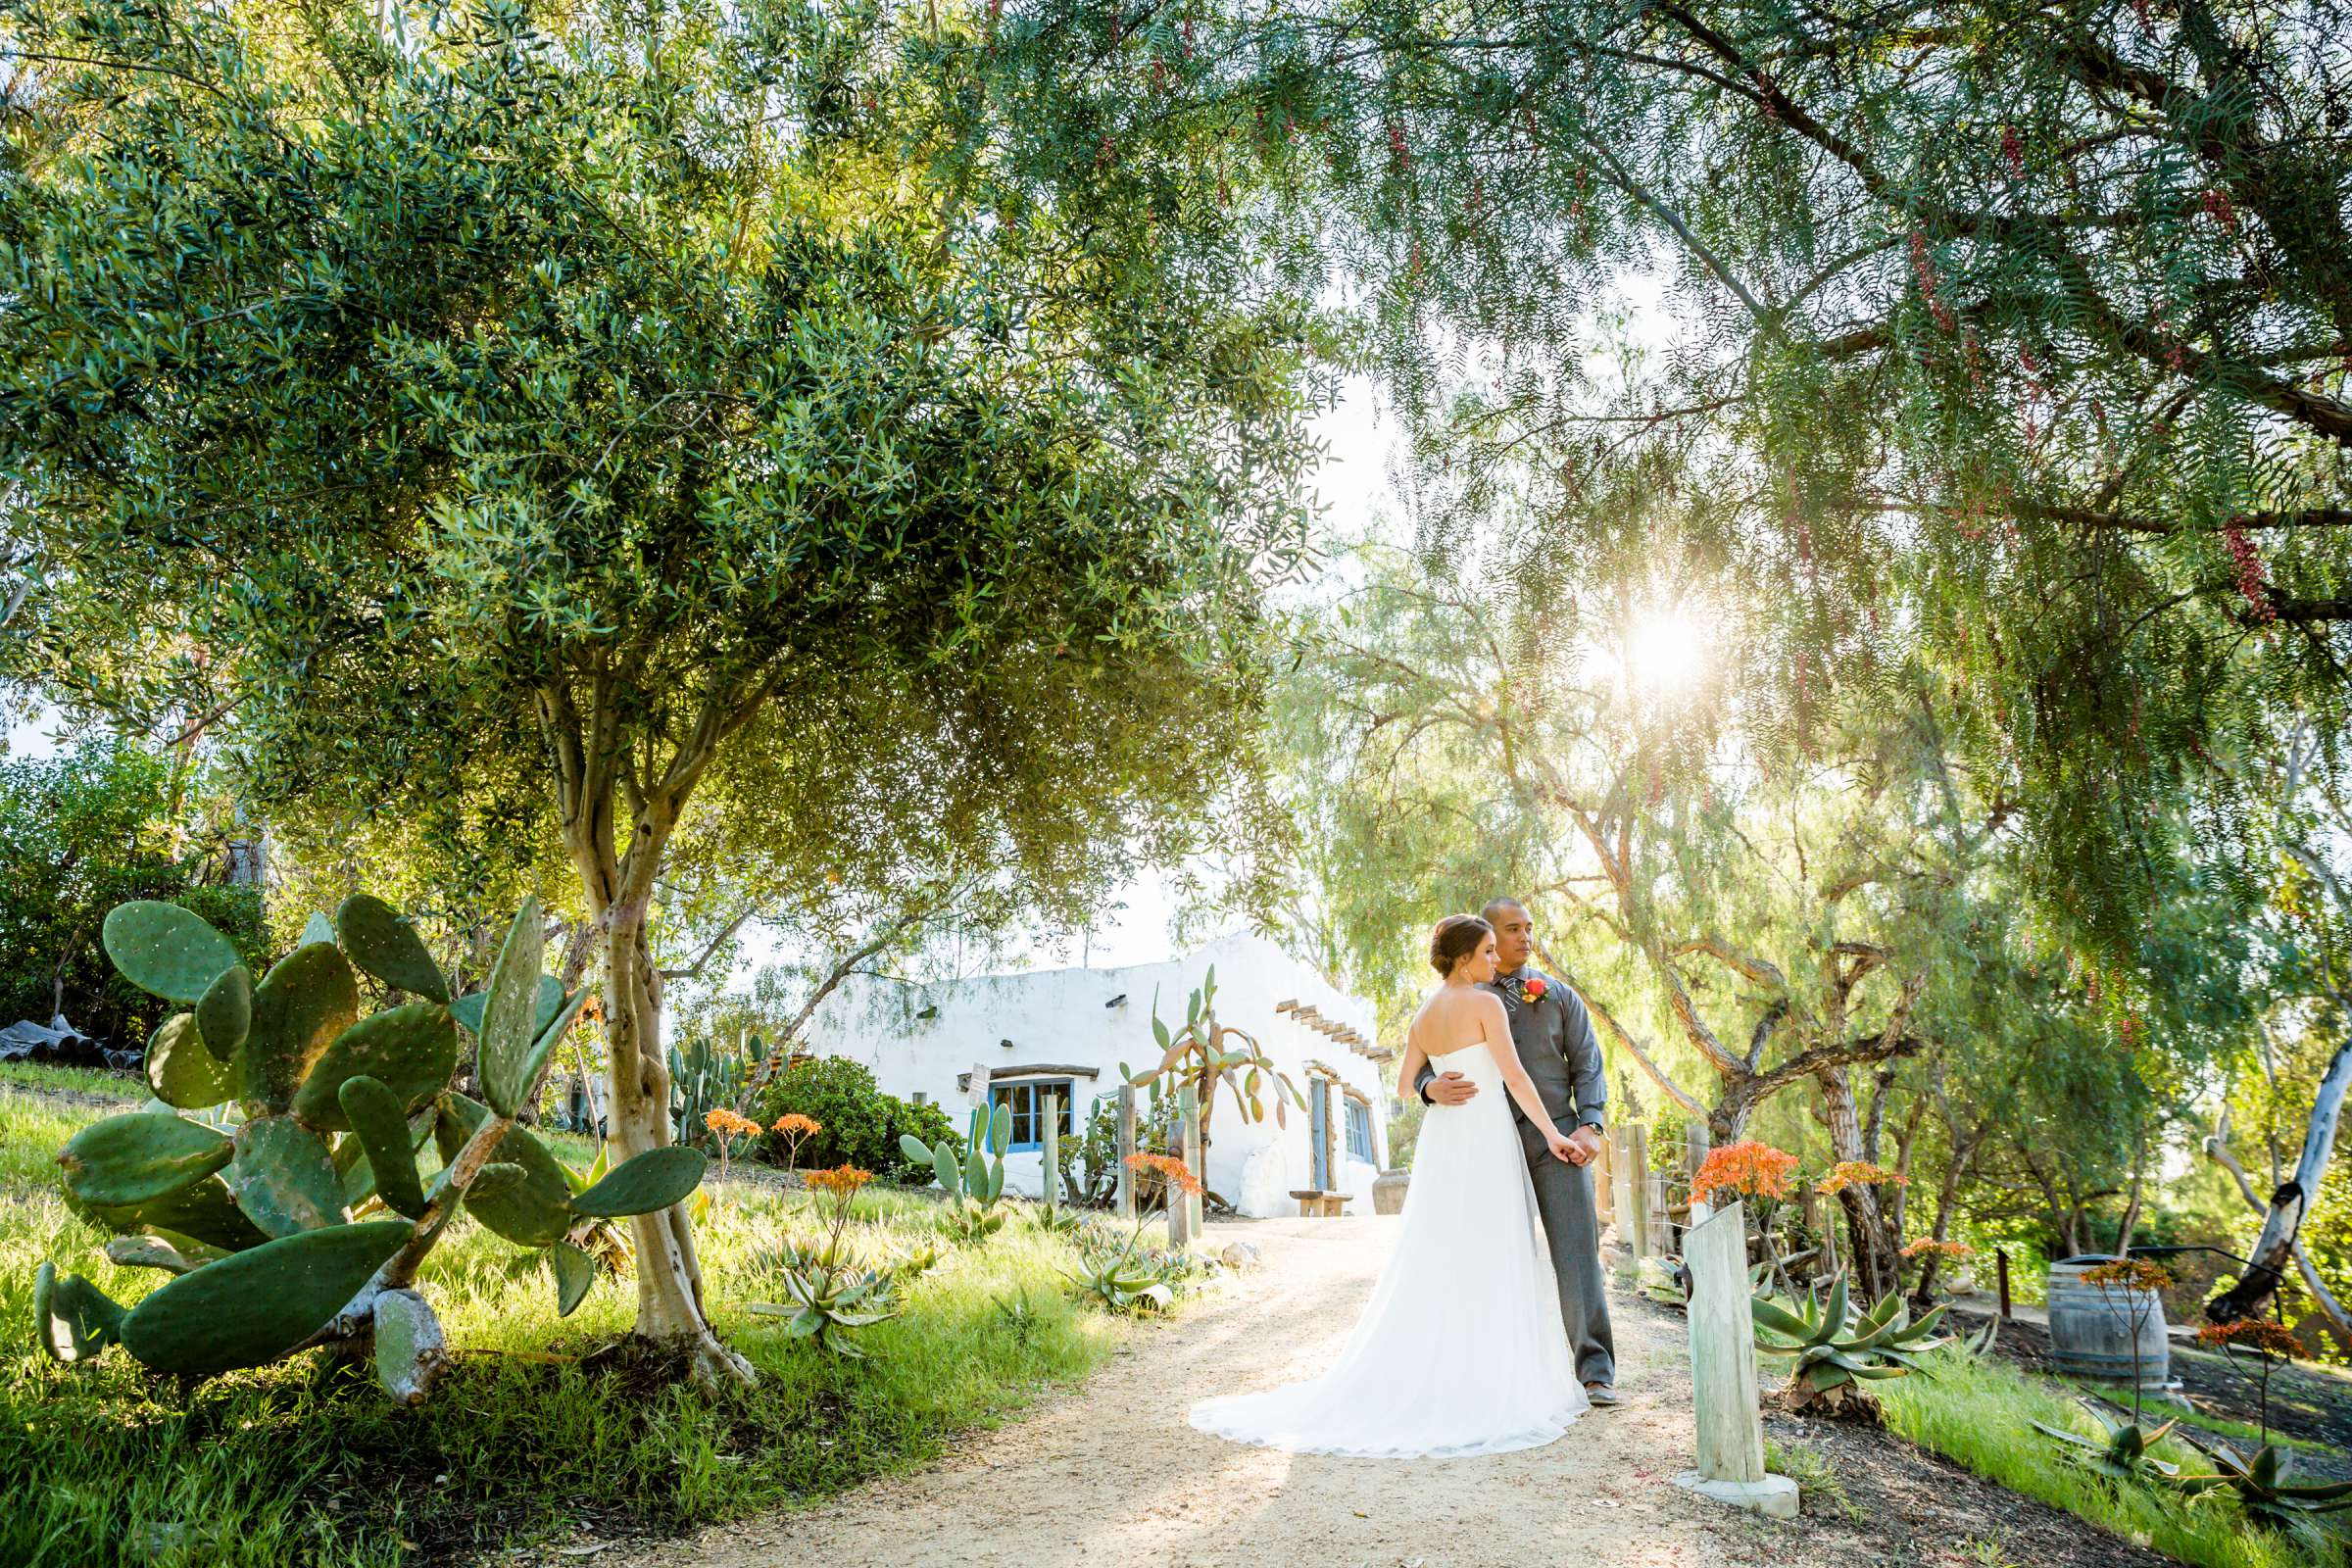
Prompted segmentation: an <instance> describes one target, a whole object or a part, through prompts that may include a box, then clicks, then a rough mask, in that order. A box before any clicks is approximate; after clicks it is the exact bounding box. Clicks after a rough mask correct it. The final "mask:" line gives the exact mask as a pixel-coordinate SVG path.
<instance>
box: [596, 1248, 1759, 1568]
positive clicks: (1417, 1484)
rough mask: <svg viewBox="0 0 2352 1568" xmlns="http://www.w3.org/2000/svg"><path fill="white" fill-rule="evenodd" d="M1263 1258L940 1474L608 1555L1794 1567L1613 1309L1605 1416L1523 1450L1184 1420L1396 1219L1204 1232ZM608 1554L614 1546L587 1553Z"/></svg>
mask: <svg viewBox="0 0 2352 1568" xmlns="http://www.w3.org/2000/svg"><path fill="white" fill-rule="evenodd" d="M1209 1236H1210V1242H1211V1245H1212V1246H1221V1245H1222V1244H1223V1242H1224V1241H1225V1240H1226V1239H1228V1238H1231V1239H1242V1240H1248V1241H1250V1242H1253V1243H1255V1244H1256V1245H1257V1247H1258V1249H1259V1250H1260V1252H1261V1253H1262V1254H1263V1256H1264V1259H1265V1265H1266V1266H1265V1267H1264V1268H1263V1269H1261V1270H1258V1271H1255V1272H1252V1273H1250V1274H1246V1275H1241V1276H1238V1277H1236V1278H1235V1279H1234V1280H1233V1281H1232V1282H1231V1284H1230V1285H1229V1287H1228V1288H1227V1290H1226V1291H1225V1292H1224V1293H1223V1294H1222V1295H1221V1296H1220V1297H1218V1298H1215V1299H1210V1300H1208V1301H1206V1302H1204V1303H1202V1304H1200V1305H1198V1306H1196V1307H1194V1308H1193V1309H1192V1310H1191V1311H1189V1312H1188V1313H1186V1314H1185V1315H1184V1316H1183V1317H1182V1318H1180V1319H1179V1320H1178V1321H1176V1322H1174V1323H1172V1324H1170V1325H1168V1326H1166V1327H1164V1328H1158V1329H1152V1330H1148V1331H1147V1332H1146V1333H1144V1334H1143V1335H1141V1336H1139V1338H1138V1340H1137V1342H1136V1343H1135V1344H1134V1345H1133V1346H1131V1347H1129V1348H1126V1349H1123V1350H1121V1351H1120V1352H1119V1353H1118V1354H1117V1356H1116V1357H1115V1358H1114V1359H1113V1360H1112V1361H1111V1362H1110V1363H1109V1365H1107V1366H1106V1367H1104V1368H1103V1370H1102V1371H1100V1372H1098V1373H1097V1374H1096V1375H1095V1376H1094V1377H1093V1378H1092V1379H1090V1380H1089V1381H1088V1383H1087V1384H1086V1386H1085V1387H1084V1388H1083V1389H1082V1390H1079V1391H1077V1392H1075V1393H1073V1394H1071V1395H1068V1396H1064V1397H1059V1398H1056V1399H1054V1400H1051V1401H1049V1402H1046V1403H1044V1404H1042V1405H1041V1406H1040V1407H1039V1408H1038V1409H1036V1410H1035V1411H1034V1412H1032V1413H1031V1414H1030V1415H1029V1416H1028V1417H1027V1418H1026V1419H1023V1420H1021V1421H1018V1422H1016V1423H1013V1424H1009V1425H1006V1426H1005V1427H1002V1428H999V1429H998V1430H996V1431H994V1432H980V1433H975V1434H973V1435H972V1436H971V1437H970V1438H968V1439H966V1440H965V1441H964V1442H963V1443H962V1444H960V1445H959V1446H957V1448H956V1451H955V1452H954V1453H952V1454H951V1455H950V1456H949V1457H948V1458H946V1459H944V1460H942V1461H941V1462H940V1463H938V1464H937V1465H934V1466H933V1467H931V1468H929V1469H927V1470H924V1471H922V1472H920V1473H918V1474H915V1475H911V1476H907V1477H902V1478H898V1479H894V1480H887V1481H881V1482H877V1483H874V1484H872V1485H870V1486H866V1487H863V1488H860V1489H858V1491H856V1492H853V1493H850V1494H847V1495H843V1496H841V1497H839V1498H836V1499H834V1500H832V1501H831V1502H828V1503H825V1504H822V1505H820V1506H818V1507H817V1508H814V1509H812V1510H810V1511H809V1512H806V1513H797V1514H779V1515H769V1516H765V1517H762V1518H759V1519H753V1520H747V1521H743V1522H741V1523H738V1524H734V1525H729V1526H723V1527H719V1528H716V1529H712V1530H710V1531H706V1532H704V1533H703V1534H701V1535H700V1536H697V1537H693V1538H690V1539H688V1540H685V1541H680V1542H674V1543H670V1544H666V1545H663V1546H662V1547H659V1548H657V1549H655V1550H652V1551H650V1552H646V1553H643V1554H641V1555H638V1556H636V1557H634V1558H630V1559H626V1560H628V1561H632V1562H635V1563H638V1564H643V1565H649V1568H651V1565H660V1568H687V1565H692V1568H753V1565H767V1564H786V1563H791V1564H801V1563H822V1564H825V1565H827V1568H862V1565H874V1568H884V1565H887V1568H930V1565H938V1568H948V1565H951V1564H952V1565H955V1568H1061V1565H1073V1568H1074V1565H1077V1564H1087V1565H1089V1568H1100V1565H1103V1564H1146V1563H1149V1564H1167V1565H1183V1568H1208V1565H1212V1564H1216V1565H1226V1568H1238V1565H1244V1564H1269V1565H1272V1564H1284V1565H1289V1564H1301V1565H1304V1564H1317V1565H1321V1564H1333V1565H1346V1564H1377V1565H1388V1568H1395V1565H1400V1564H1412V1563H1420V1564H1424V1565H1426V1568H1440V1565H1444V1568H1484V1565H1490V1564H1492V1565H1515V1564H1539V1563H1541V1564H1560V1563H1586V1564H1593V1565H1600V1564H1606V1565H1608V1568H1667V1565H1672V1568H1712V1565H1715V1564H1729V1563H1762V1562H1774V1563H1777V1564H1779V1565H1780V1568H1791V1565H1792V1563H1793V1559H1792V1558H1791V1557H1790V1556H1789V1555H1788V1554H1787V1540H1788V1537H1787V1534H1786V1531H1785V1529H1784V1528H1783V1527H1776V1526H1772V1525H1768V1524H1765V1523H1763V1522H1761V1521H1751V1520H1750V1519H1748V1518H1747V1517H1746V1516H1744V1515H1740V1514H1738V1513H1735V1512H1733V1511H1731V1510H1728V1509H1723V1508H1719V1507H1717V1506H1715V1505H1714V1504H1711V1503H1707V1502H1705V1501H1704V1500H1702V1499H1700V1498H1697V1497H1694V1496H1692V1495H1689V1494H1687V1493H1684V1492H1682V1491H1681V1490H1680V1489H1678V1488H1675V1487H1673V1486H1671V1485H1670V1484H1668V1479H1667V1478H1668V1477H1670V1476H1671V1475H1672V1474H1673V1473H1674V1472H1675V1471H1676V1470H1679V1469H1682V1468H1685V1467H1686V1466H1687V1465H1688V1463H1689V1460H1688V1458H1687V1455H1688V1454H1689V1453H1690V1452H1691V1414H1690V1405H1689V1401H1688V1387H1689V1386H1688V1381H1687V1377H1688V1374H1687V1371H1686V1367H1687V1357H1686V1355H1685V1352H1684V1349H1683V1347H1682V1345H1681V1344H1680V1328H1681V1325H1680V1321H1679V1320H1677V1319H1671V1318H1661V1317H1658V1316H1654V1315H1652V1314H1651V1313H1649V1312H1647V1311H1645V1310H1642V1309H1640V1308H1639V1307H1638V1306H1637V1307H1636V1309H1634V1310H1631V1311H1626V1312H1620V1313H1619V1314H1618V1321H1617V1344H1618V1350H1619V1355H1620V1365H1621V1370H1620V1372H1619V1381H1620V1386H1621V1391H1622V1392H1623V1393H1624V1394H1625V1395H1626V1396H1627V1402H1626V1403H1625V1405H1624V1406H1622V1407H1621V1408H1618V1409H1615V1410H1607V1411H1595V1412H1594V1413H1593V1414H1592V1415H1591V1416H1588V1417H1587V1418H1586V1419H1585V1420H1583V1421H1581V1422H1579V1423H1578V1424H1577V1425H1576V1426H1575V1427H1574V1428H1572V1429H1571V1430H1570V1432H1569V1434H1568V1436H1566V1437H1565V1438H1563V1439H1561V1440H1560V1441H1559V1442H1558V1443H1555V1444H1552V1445H1550V1446H1546V1447H1543V1448H1535V1449H1530V1450H1527V1451H1525V1452H1520V1453H1511V1454H1499V1455H1494V1456H1489V1457H1480V1458H1470V1459H1450V1460H1444V1461H1429V1462H1421V1463H1399V1462H1397V1461H1395V1460H1382V1459H1339V1458H1327V1457H1323V1456H1320V1455H1302V1454H1283V1453H1272V1452H1268V1451H1265V1450H1263V1449H1258V1448H1250V1447H1243V1446H1238V1445H1234V1444H1228V1443H1224V1442H1220V1441H1219V1440H1217V1439H1214V1438H1208V1437H1203V1436H1201V1434H1199V1433H1197V1432H1195V1431H1193V1430H1192V1428H1191V1427H1189V1426H1187V1425H1186V1424H1185V1421H1184V1408H1185V1405H1186V1404H1187V1403H1188V1402H1189V1401H1190V1400H1192V1399H1194V1398H1196V1397H1200V1396H1201V1395H1202V1394H1204V1393H1211V1392H1214V1393H1229V1392H1239V1391H1244V1390H1252V1389H1262V1388H1267V1387H1271V1386H1272V1385H1274V1384H1277V1383H1282V1382H1287V1381H1289V1380H1290V1379H1292V1378H1294V1377H1297V1376H1299V1375H1302V1374H1306V1373H1311V1372H1314V1371H1318V1370H1320V1369H1321V1368H1323V1367H1324V1366H1326V1365H1328V1364H1329V1363H1330V1361H1331V1360H1332V1358H1333V1357H1335V1356H1336V1355H1337V1354H1338V1353H1339V1350H1340V1347H1341V1345H1342V1343H1343V1342H1344V1341H1345V1339H1346V1338H1347V1334H1348V1328H1349V1327H1350V1325H1352V1323H1353V1322H1354V1320H1355V1316H1356V1312H1357V1310H1358V1309H1359V1308H1360V1306H1361V1305H1362V1303H1363V1300H1364V1299H1365V1297H1366V1296H1367V1295H1368V1294H1369V1292H1370V1290H1371V1286H1372V1281H1373V1279H1374V1277H1375V1276H1376V1275H1377V1274H1378V1272H1379V1268H1380V1264H1381V1262H1382V1260H1383V1259H1384V1258H1385V1257H1386V1256H1387V1253H1388V1250H1389V1248H1390V1247H1391V1246H1392V1245H1394V1239H1395V1225H1394V1222H1393V1221H1392V1222H1383V1221H1381V1220H1378V1219H1345V1220H1273V1221H1264V1222H1260V1223H1257V1224H1251V1225H1236V1226H1211V1227H1210V1230H1209ZM605 1560H606V1561H607V1562H610V1561H612V1559H610V1558H607V1559H605Z"/></svg>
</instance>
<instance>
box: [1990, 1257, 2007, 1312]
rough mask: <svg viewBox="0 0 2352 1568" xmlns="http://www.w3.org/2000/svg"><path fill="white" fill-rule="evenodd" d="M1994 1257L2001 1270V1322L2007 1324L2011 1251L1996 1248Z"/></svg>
mask: <svg viewBox="0 0 2352 1568" xmlns="http://www.w3.org/2000/svg"><path fill="white" fill-rule="evenodd" d="M1992 1256H1993V1260H1994V1261H1995V1262H1997V1263H1998V1264H2000V1268H2001V1321H2002V1322H2004V1323H2006V1322H2008V1321H2009V1249H2007V1248H2006V1247H2002V1248H1996V1249H1994V1250H1993V1254H1992Z"/></svg>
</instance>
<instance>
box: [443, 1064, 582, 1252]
mask: <svg viewBox="0 0 2352 1568" xmlns="http://www.w3.org/2000/svg"><path fill="white" fill-rule="evenodd" d="M441 1105H442V1111H441V1115H440V1117H439V1118H438V1119H437V1120H436V1121H435V1122H434V1124H433V1137H434V1140H435V1141H436V1142H437V1143H438V1145H439V1146H440V1150H441V1159H442V1162H443V1163H444V1164H447V1163H448V1162H449V1161H451V1160H454V1159H456V1158H457V1157H458V1152H459V1151H460V1150H461V1149H463V1148H465V1147H466V1139H468V1138H470V1137H472V1136H473V1133H474V1130H475V1129H476V1128H478V1127H480V1126H481V1125H482V1123H483V1122H484V1121H485V1120H486V1119H488V1117H489V1114H490V1111H489V1108H488V1107H487V1106H485V1105H483V1104H482V1103H481V1102H479V1101H476V1100H468V1099H467V1098H466V1096H464V1095H445V1096H443V1097H442V1102H441ZM490 1157H491V1158H492V1159H493V1160H497V1161H500V1162H503V1163H506V1164H510V1165H520V1166H521V1167H522V1173H523V1179H522V1181H521V1183H520V1184H519V1185H517V1186H515V1187H513V1188H511V1189H509V1190H508V1191H505V1192H502V1193H499V1194H496V1195H495V1196H487V1197H485V1196H480V1195H476V1194H472V1193H468V1194H467V1195H466V1211H467V1212H468V1213H470V1214H472V1215H473V1217H474V1218H475V1219H478V1220H480V1221H481V1222H482V1223H483V1224H484V1225H485V1226H487V1227H488V1228H489V1229H491V1230H493V1231H495V1232H497V1233H498V1234H499V1235H501V1236H504V1237H505V1238H506V1239H507V1240H508V1241H510V1242H515V1243H518V1244H520V1245H521V1246H524V1247H545V1246H546V1245H547V1244H548V1243H550V1242H555V1241H561V1240H563V1237H564V1232H566V1231H568V1230H570V1229H571V1223H572V1219H573V1217H574V1216H573V1214H572V1211H571V1183H569V1182H568V1181H566V1180H564V1165H563V1162H562V1161H560V1160H558V1159H557V1158H556V1156H555V1155H553V1154H551V1153H549V1152H548V1151H547V1146H546V1145H545V1144H542V1143H541V1142H539V1140H538V1139H536V1138H534V1137H532V1136H531V1135H530V1134H529V1133H528V1132H525V1131H524V1130H523V1129H522V1128H520V1127H512V1128H509V1129H508V1130H507V1134H506V1136H505V1137H504V1138H501V1139H500V1140H499V1142H498V1147H497V1148H496V1149H494V1150H492V1151H491V1152H490Z"/></svg>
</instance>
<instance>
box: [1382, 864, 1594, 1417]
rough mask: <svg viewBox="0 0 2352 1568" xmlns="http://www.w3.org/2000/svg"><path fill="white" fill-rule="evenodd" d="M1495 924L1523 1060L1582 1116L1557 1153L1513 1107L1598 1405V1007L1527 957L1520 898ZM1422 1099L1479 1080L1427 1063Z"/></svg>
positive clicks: (1565, 1309)
mask: <svg viewBox="0 0 2352 1568" xmlns="http://www.w3.org/2000/svg"><path fill="white" fill-rule="evenodd" d="M1479 913H1480V914H1482V915H1483V916H1484V917H1485V918H1486V922H1487V924H1489V925H1491V926H1493V927H1494V928H1495V979H1494V981H1493V982H1492V983H1491V984H1490V985H1489V986H1488V987H1487V989H1488V990H1490V991H1493V992H1495V994H1496V995H1498V996H1500V997H1501V998H1502V1010H1503V1011H1504V1012H1505V1013H1506V1014H1508V1015H1509V1017H1510V1020H1511V1042H1512V1044H1514V1045H1516V1046H1517V1047H1518V1048H1519V1060H1520V1063H1521V1065H1523V1066H1525V1067H1526V1068H1527V1075H1528V1076H1529V1077H1530V1078H1532V1079H1534V1080H1535V1083H1536V1092H1537V1093H1538V1094H1539V1095H1541V1096H1543V1097H1544V1109H1545V1110H1547V1111H1549V1112H1551V1119H1552V1120H1553V1121H1555V1122H1558V1123H1559V1124H1561V1125H1562V1126H1566V1125H1568V1124H1569V1123H1571V1122H1573V1123H1575V1126H1576V1130H1575V1131H1574V1132H1572V1133H1571V1134H1569V1138H1568V1141H1569V1143H1570V1144H1571V1145H1572V1146H1573V1147H1574V1152H1573V1153H1572V1154H1571V1155H1570V1156H1569V1158H1570V1161H1571V1162H1570V1163H1568V1164H1562V1163H1561V1162H1560V1161H1558V1160H1556V1159H1553V1158H1552V1157H1551V1154H1550V1152H1549V1151H1548V1150H1546V1149H1545V1148H1544V1141H1543V1140H1542V1139H1540V1138H1538V1137H1537V1136H1536V1130H1535V1128H1534V1127H1532V1126H1530V1125H1529V1123H1528V1120H1527V1118H1526V1117H1525V1116H1523V1115H1521V1114H1520V1112H1519V1107H1518V1106H1516V1105H1514V1106H1512V1107H1511V1115H1512V1117H1513V1119H1514V1120H1516V1121H1517V1122H1518V1124H1519V1140H1520V1142H1521V1144H1522V1145H1524V1146H1525V1147H1526V1149H1527V1165H1528V1175H1529V1176H1530V1177H1531V1178H1532V1179H1533V1180H1534V1182H1535V1186H1536V1209H1537V1212H1539V1213H1540V1214H1542V1215H1543V1217H1544V1236H1545V1238H1546V1239H1547V1240H1548V1241H1549V1242H1550V1245H1551V1266H1552V1267H1553V1268H1554V1269H1556V1270H1557V1271H1558V1272H1559V1276H1560V1321H1561V1323H1562V1324H1563V1325H1564V1326H1565V1327H1566V1329H1567V1331H1568V1344H1569V1346H1570V1347H1571V1348H1573V1349H1574V1350H1575V1351H1576V1375H1577V1376H1578V1377H1580V1378H1582V1379H1583V1380H1584V1384H1585V1392H1586V1393H1587V1394H1589V1395H1591V1396H1592V1397H1593V1404H1594V1405H1595V1406H1600V1405H1610V1404H1615V1403H1616V1402H1617V1396H1616V1394H1615V1392H1614V1391H1613V1390H1612V1389H1611V1388H1610V1385H1611V1384H1613V1383H1615V1382H1616V1381H1617V1353H1616V1349H1615V1347H1614V1346H1613V1344H1612V1343H1611V1340H1610V1337H1609V1301H1608V1294H1607V1292H1606V1290H1605V1289H1604V1287H1603V1286H1602V1283H1601V1273H1600V1222H1599V1218H1598V1216H1597V1214H1596V1212H1595V1210H1594V1208H1593V1169H1592V1166H1593V1160H1594V1159H1595V1158H1597V1157H1598V1156H1599V1153H1600V1116H1601V1111H1602V1109H1603V1107H1604V1106H1605V1105H1606V1104H1607V1103H1608V1090H1607V1088H1606V1086H1605V1085H1604V1083H1603V1082H1602V1078H1601V1065H1600V1043H1599V1042H1598V1041H1596V1040H1594V1039H1593V1015H1592V1014H1591V1013H1590V1012H1588V1011H1587V1010H1586V1009H1585V1004H1584V999H1583V998H1581V997H1579V996H1578V995H1577V994H1576V993H1575V992H1574V991H1573V990H1571V989H1569V987H1568V985H1567V983H1566V982H1564V981H1560V980H1555V979H1553V978H1552V977H1551V976H1549V975H1547V974H1542V973H1540V972H1538V971H1537V970H1534V969H1531V968H1529V967H1528V966H1527V958H1528V955H1529V954H1530V953H1531V952H1533V951H1534V949H1535V945H1536V925H1535V921H1534V920H1533V919H1531V918H1530V917H1529V916H1528V912H1527V907H1526V906H1525V905H1523V904H1521V903H1520V902H1519V901H1518V900H1517V899H1496V900H1495V901H1494V902H1493V903H1491V904H1489V905H1488V906H1487V907H1485V908H1484V909H1482V910H1480V911H1479ZM1413 1087H1414V1088H1415V1089H1417V1090H1419V1091H1420V1094H1421V1098H1422V1100H1423V1101H1424V1102H1426V1103H1432V1104H1439V1105H1458V1104H1461V1103H1463V1102H1464V1101H1466V1100H1468V1099H1470V1097H1471V1096H1473V1095H1475V1094H1477V1093H1478V1085H1476V1084H1474V1083H1472V1082H1471V1081H1470V1080H1469V1079H1467V1078H1464V1077H1463V1076H1462V1075H1461V1074H1460V1073H1458V1072H1444V1073H1441V1072H1437V1071H1435V1070H1434V1069H1433V1068H1431V1067H1428V1066H1424V1067H1423V1068H1422V1069H1421V1074H1420V1076H1419V1077H1418V1078H1416V1079H1414V1080H1413Z"/></svg>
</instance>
